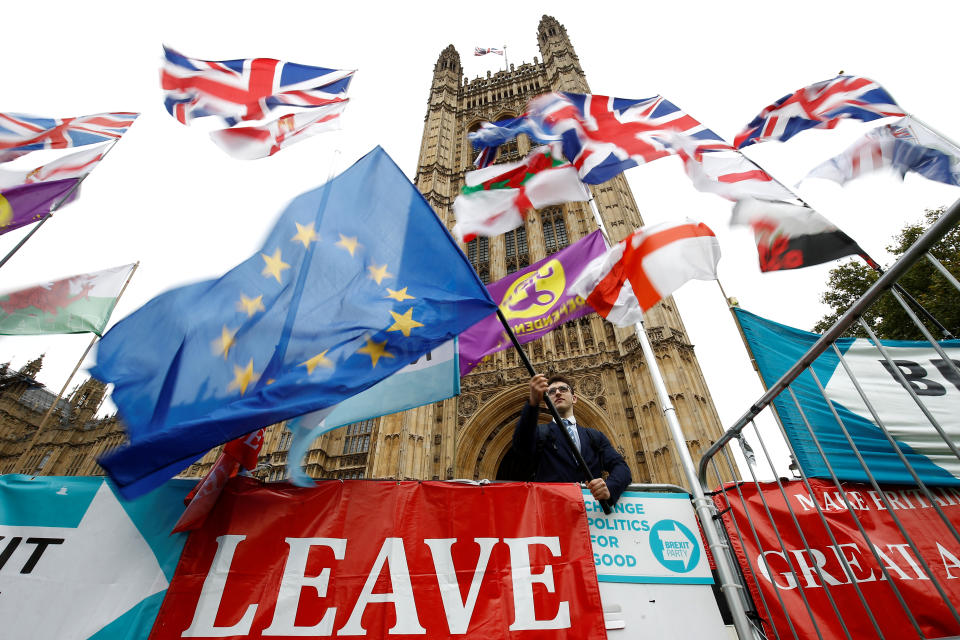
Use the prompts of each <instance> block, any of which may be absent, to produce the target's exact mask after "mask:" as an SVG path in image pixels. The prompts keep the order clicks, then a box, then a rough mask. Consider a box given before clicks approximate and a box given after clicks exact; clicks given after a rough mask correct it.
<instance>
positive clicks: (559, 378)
mask: <svg viewBox="0 0 960 640" xmlns="http://www.w3.org/2000/svg"><path fill="white" fill-rule="evenodd" d="M554 382H562V383H564V384H565V385H567V386H568V387H570V393H571V394H572V395H577V392H576V391H575V390H574V388H573V383H572V382H570V379H569V378H567V377H566V376H550V379H549V380H547V386H548V387H549V386H550V385H552V384H553V383H554Z"/></svg>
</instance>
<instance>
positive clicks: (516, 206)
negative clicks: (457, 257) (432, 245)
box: [453, 143, 590, 242]
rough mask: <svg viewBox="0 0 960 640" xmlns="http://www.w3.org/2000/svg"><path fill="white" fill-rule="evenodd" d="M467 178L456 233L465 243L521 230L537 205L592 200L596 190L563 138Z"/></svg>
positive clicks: (455, 205) (455, 206)
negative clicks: (566, 151) (569, 157)
mask: <svg viewBox="0 0 960 640" xmlns="http://www.w3.org/2000/svg"><path fill="white" fill-rule="evenodd" d="M464 180H465V182H466V184H465V186H464V187H463V189H461V193H460V195H459V196H457V198H456V200H454V201H453V213H454V215H455V216H456V218H457V224H456V225H455V226H454V227H453V233H454V235H455V236H456V237H457V239H459V240H461V241H464V242H470V241H471V240H473V239H474V238H475V237H477V236H487V237H493V236H498V235H500V234H501V233H506V232H507V231H510V230H511V229H516V228H517V227H519V226H520V225H521V224H523V219H524V217H525V216H526V214H527V211H530V210H531V209H541V208H543V207H549V206H551V205H555V204H563V203H564V202H583V201H585V200H589V199H590V191H589V190H588V189H587V187H586V185H584V184H583V182H581V181H580V177H579V176H578V175H577V170H576V168H574V166H573V165H572V164H570V163H569V162H567V161H566V160H565V159H564V158H563V155H562V153H561V151H560V146H559V144H557V143H554V144H552V145H548V146H542V147H537V148H536V149H534V150H533V151H531V152H530V155H528V156H527V157H526V158H524V159H523V160H520V161H518V162H511V163H507V164H496V165H492V166H490V167H486V168H484V169H478V170H477V171H470V172H468V173H467V175H466V176H465V177H464Z"/></svg>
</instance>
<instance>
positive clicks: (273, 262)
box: [260, 249, 290, 284]
mask: <svg viewBox="0 0 960 640" xmlns="http://www.w3.org/2000/svg"><path fill="white" fill-rule="evenodd" d="M260 256H261V257H262V258H263V261H264V263H265V265H264V267H263V271H261V272H260V273H262V274H263V276H264V277H269V276H273V277H274V278H276V279H277V282H280V283H281V284H282V283H283V281H282V280H280V274H281V273H283V270H284V269H289V268H290V265H288V264H287V263H286V262H284V261H283V260H281V258H280V249H277V250H276V251H274V252H273V255H272V256H268V255H267V254H265V253H261V254H260Z"/></svg>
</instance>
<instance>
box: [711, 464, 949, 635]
mask: <svg viewBox="0 0 960 640" xmlns="http://www.w3.org/2000/svg"><path fill="white" fill-rule="evenodd" d="M810 485H811V488H812V489H813V495H811V494H809V493H808V492H807V491H806V489H805V487H804V485H803V483H802V482H799V481H796V482H786V483H784V492H783V493H785V494H786V501H785V500H784V496H783V494H781V492H780V489H779V488H778V486H777V485H776V484H775V483H772V482H769V483H759V485H757V484H753V483H743V484H741V485H740V488H739V491H740V492H742V494H743V499H744V502H745V503H744V502H742V501H741V500H740V498H739V497H738V495H737V491H736V490H735V489H733V485H728V486H727V487H726V491H725V492H717V494H716V495H715V496H714V501H715V502H716V504H717V508H718V509H719V510H720V512H721V513H723V514H724V515H723V520H724V524H725V526H726V528H727V531H728V532H729V534H730V539H731V542H732V547H733V550H734V551H735V552H736V554H737V557H738V560H739V564H740V565H741V567H749V570H746V569H744V572H743V573H744V575H745V577H746V578H747V582H748V585H749V587H750V591H751V593H752V595H753V600H754V603H755V605H756V607H757V609H758V611H759V612H760V615H761V616H763V617H764V619H765V622H767V623H768V625H769V624H771V623H772V624H773V625H775V626H776V628H777V631H778V632H779V637H781V638H786V637H799V640H807V639H810V640H812V639H813V638H817V637H818V636H817V633H816V631H815V628H814V626H813V625H811V624H810V616H809V615H808V613H807V607H806V604H805V603H804V598H806V602H807V603H809V605H810V611H812V612H813V619H814V620H813V621H814V623H815V625H816V627H817V628H819V630H820V632H821V633H822V634H823V635H822V636H821V637H822V638H842V637H845V634H844V630H843V628H842V627H841V626H840V621H839V620H838V618H837V614H836V613H834V609H833V607H832V606H831V602H830V600H829V597H830V596H832V598H833V601H834V602H835V603H836V607H837V609H838V610H839V611H840V614H841V615H842V617H843V621H844V623H846V628H847V629H848V630H849V632H850V634H851V635H852V637H853V638H875V637H877V636H878V634H877V632H876V630H875V629H874V627H873V625H872V623H871V622H870V619H869V617H868V615H867V611H866V609H865V608H864V605H863V603H862V602H861V600H860V598H859V596H858V595H857V593H856V589H855V588H854V583H856V585H857V586H859V587H860V590H861V592H862V593H863V596H864V600H865V601H866V603H867V604H868V605H869V607H870V610H871V611H872V613H873V616H874V618H875V619H876V620H877V623H878V625H879V627H880V629H881V631H882V633H883V637H886V638H916V637H918V635H919V634H918V633H917V632H916V631H915V630H914V627H913V625H912V623H911V622H910V620H909V618H908V616H907V615H906V613H904V610H903V608H902V607H901V606H900V604H899V602H898V601H897V598H896V594H895V593H894V591H893V589H892V588H891V581H892V582H893V585H895V587H896V588H897V589H898V590H899V592H900V594H901V595H902V596H903V599H904V601H905V602H906V604H907V606H908V607H909V609H910V612H911V613H912V615H913V616H914V618H915V619H916V622H917V624H918V626H919V627H920V629H922V630H923V634H924V635H923V637H926V638H939V637H943V636H955V635H957V634H960V624H957V622H956V621H954V619H953V617H952V616H951V614H950V611H949V609H948V607H947V605H946V604H945V603H944V602H943V600H942V598H941V597H940V596H939V595H938V593H937V590H936V587H935V585H934V582H933V581H932V580H931V579H930V576H929V575H927V574H926V572H925V571H924V569H923V567H922V564H921V563H920V562H919V561H918V559H917V557H916V555H915V554H914V552H913V550H912V549H911V548H910V545H909V544H908V541H907V540H906V539H905V538H904V536H903V535H902V534H901V533H900V531H899V529H898V528H897V526H896V524H895V522H894V519H893V515H896V516H897V517H898V518H899V519H900V522H901V523H902V524H903V528H904V530H905V531H906V532H907V533H908V534H909V536H910V538H911V539H912V540H913V541H914V543H915V544H916V546H917V549H918V550H919V552H920V556H921V557H922V558H923V560H924V561H925V562H926V564H927V566H928V567H930V570H931V572H932V573H933V577H934V578H935V579H936V581H937V582H938V583H939V584H940V586H941V587H942V588H943V589H944V591H945V593H946V594H947V596H948V597H949V598H950V600H951V601H952V602H953V603H954V605H955V606H957V605H958V604H960V541H958V540H957V539H956V538H955V537H954V536H953V534H952V533H951V532H950V530H949V529H948V527H947V526H946V525H945V524H944V522H943V520H941V519H940V517H939V515H938V514H937V512H936V509H934V508H933V506H932V504H931V502H930V500H929V499H928V498H926V497H925V496H924V495H923V494H922V493H921V492H920V491H919V489H917V488H916V487H897V486H888V487H883V490H884V493H885V494H886V496H887V499H888V501H889V503H890V506H891V508H892V510H893V512H892V513H891V511H890V510H888V509H887V508H886V507H885V506H884V503H883V500H882V499H881V497H880V494H879V493H878V492H877V491H875V490H874V489H873V487H872V486H870V485H863V484H854V483H843V484H842V487H843V489H844V492H845V493H846V498H847V500H848V501H849V503H850V505H851V507H852V508H853V513H854V514H856V517H857V518H858V519H859V521H860V523H861V525H862V526H863V528H864V530H865V531H866V533H867V536H868V537H869V539H870V541H871V542H872V543H873V546H874V548H875V549H876V552H877V556H878V557H879V559H880V562H878V561H877V559H876V558H875V557H874V555H873V553H872V552H871V549H870V547H869V546H868V544H867V542H866V541H865V540H864V538H863V536H861V535H860V533H859V531H858V529H857V526H856V523H855V521H854V519H853V517H852V516H851V512H850V511H848V510H847V508H846V506H845V503H844V499H843V498H844V497H843V495H841V493H840V491H838V490H837V488H836V486H835V485H833V484H832V483H830V482H827V481H824V480H818V479H811V480H810ZM931 491H932V493H933V497H934V501H935V502H936V503H937V505H938V506H939V507H940V509H941V510H942V511H943V512H944V514H945V515H946V517H947V518H948V519H949V521H950V522H951V524H952V525H953V527H954V528H956V529H960V490H958V489H956V488H954V487H937V488H933V489H931ZM761 496H762V497H763V498H764V499H765V500H766V503H767V505H768V506H769V509H770V513H771V515H772V518H773V522H772V523H771V521H770V519H768V517H767V515H766V509H765V508H764V504H763V501H762V500H761ZM728 499H729V503H728V501H727V500H728ZM788 504H789V506H790V507H791V508H792V511H793V513H794V514H795V515H796V520H795V521H794V519H793V517H792V516H791V513H790V511H788V509H787V505H788ZM817 506H819V508H820V510H821V511H822V512H823V515H824V518H825V519H826V521H827V522H828V523H829V525H830V530H831V531H832V533H833V535H834V537H835V541H833V540H831V539H830V536H829V535H828V533H827V530H826V528H825V527H824V526H823V524H822V523H821V520H820V516H819V514H818V512H817ZM728 507H729V508H730V509H729V511H726V509H727V508H728ZM748 514H749V516H750V519H749V520H748V519H747V515H748ZM732 518H734V519H735V521H736V524H737V526H738V527H739V531H740V533H741V534H742V537H741V536H738V535H736V533H737V530H738V529H737V528H735V527H734V526H733V525H734V522H733V520H732ZM798 525H799V527H800V528H801V529H802V530H803V533H802V534H801V533H800V532H799V531H798V530H797V526H798ZM754 529H755V534H754V533H753V532H754ZM754 536H756V537H754ZM778 538H779V539H782V540H783V544H784V547H785V548H783V547H781V546H780V543H779V542H778ZM804 538H805V539H806V542H807V546H809V549H810V551H808V550H807V548H806V546H805V545H804V542H803V540H804ZM757 541H759V545H760V546H759V548H758V546H757V544H758V543H757ZM881 563H882V565H883V567H884V569H886V573H887V575H888V576H889V579H888V578H887V577H886V576H884V574H883V572H882V571H881V568H880V566H881ZM845 564H846V567H845V566H844V565H845ZM847 567H848V568H849V572H848V571H847V570H846V568H847ZM758 590H759V591H758ZM828 590H829V596H828V594H827V591H828ZM761 594H762V597H761ZM780 602H782V603H783V607H784V608H785V609H786V611H787V613H788V615H789V619H790V622H792V629H793V631H795V632H796V633H797V634H798V636H795V635H793V632H792V631H791V625H790V622H788V620H787V616H785V615H784V608H781V606H780ZM764 603H765V604H764ZM767 608H769V613H770V616H771V618H772V620H771V619H770V618H767ZM767 629H768V631H769V630H770V627H769V626H768V627H767ZM770 637H773V635H772V634H771V635H770ZM846 637H849V636H846Z"/></svg>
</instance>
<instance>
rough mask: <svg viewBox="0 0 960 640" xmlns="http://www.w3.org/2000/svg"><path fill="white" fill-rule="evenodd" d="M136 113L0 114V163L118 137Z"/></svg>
mask: <svg viewBox="0 0 960 640" xmlns="http://www.w3.org/2000/svg"><path fill="white" fill-rule="evenodd" d="M138 115H140V114H139V113H127V112H119V113H97V114H94V115H92V116H80V117H78V118H62V119H58V118H41V117H38V116H28V115H24V114H20V113H0V162H7V161H8V160H13V159H14V158H19V157H20V156H22V155H25V154H27V153H30V152H31V151H37V150H39V149H66V148H67V147H81V146H84V145H88V144H96V143H98V142H107V141H110V140H116V139H118V138H120V136H122V135H123V134H124V133H126V131H127V129H128V128H130V125H132V124H133V121H134V120H136V118H137V116H138Z"/></svg>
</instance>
